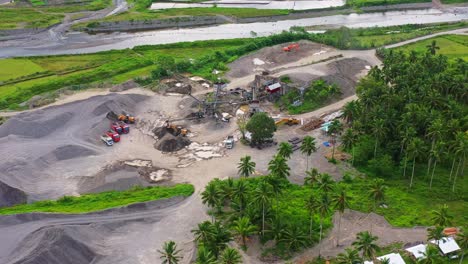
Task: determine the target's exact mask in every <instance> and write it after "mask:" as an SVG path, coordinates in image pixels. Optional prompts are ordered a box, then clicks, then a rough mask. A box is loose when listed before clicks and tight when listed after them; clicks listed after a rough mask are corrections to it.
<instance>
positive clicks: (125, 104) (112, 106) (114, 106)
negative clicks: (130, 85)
mask: <svg viewBox="0 0 468 264" xmlns="http://www.w3.org/2000/svg"><path fill="white" fill-rule="evenodd" d="M146 98H148V97H147V96H145V95H140V94H128V95H125V96H121V95H119V96H116V97H114V98H112V99H108V100H105V101H104V102H102V103H100V104H99V105H97V106H96V107H95V108H94V110H93V112H92V113H93V114H94V115H95V116H100V115H103V114H107V113H108V112H110V111H114V112H116V113H118V114H119V113H121V112H122V111H129V112H132V110H133V109H134V108H135V106H136V104H137V103H139V102H141V101H143V100H145V99H146Z"/></svg>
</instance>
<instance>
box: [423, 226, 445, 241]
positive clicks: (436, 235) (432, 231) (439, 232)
mask: <svg viewBox="0 0 468 264" xmlns="http://www.w3.org/2000/svg"><path fill="white" fill-rule="evenodd" d="M444 237H445V234H444V228H443V227H442V226H434V227H430V228H428V229H427V240H429V241H430V240H432V239H433V240H435V241H436V242H437V245H439V241H440V240H442V239H443V238H444Z"/></svg>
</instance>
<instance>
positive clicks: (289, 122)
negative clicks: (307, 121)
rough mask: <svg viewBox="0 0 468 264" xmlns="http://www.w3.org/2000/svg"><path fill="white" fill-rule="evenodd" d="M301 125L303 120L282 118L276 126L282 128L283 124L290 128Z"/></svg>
mask: <svg viewBox="0 0 468 264" xmlns="http://www.w3.org/2000/svg"><path fill="white" fill-rule="evenodd" d="M300 123H301V120H299V119H296V118H292V117H289V118H282V119H280V120H278V121H276V122H275V125H276V126H280V125H282V124H287V125H288V126H292V125H299V124H300Z"/></svg>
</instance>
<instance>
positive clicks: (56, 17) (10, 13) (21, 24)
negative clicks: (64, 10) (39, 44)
mask: <svg viewBox="0 0 468 264" xmlns="http://www.w3.org/2000/svg"><path fill="white" fill-rule="evenodd" d="M63 18H64V15H63V14H47V13H45V14H44V13H43V12H41V11H40V10H35V9H33V8H3V7H0V30H2V29H17V28H45V27H49V26H51V25H54V24H57V23H60V22H61V21H62V19H63Z"/></svg>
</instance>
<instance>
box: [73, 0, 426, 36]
mask: <svg viewBox="0 0 468 264" xmlns="http://www.w3.org/2000/svg"><path fill="white" fill-rule="evenodd" d="M431 7H432V3H413V4H395V5H386V6H369V7H362V8H361V9H360V10H359V12H360V14H365V13H375V12H388V11H403V10H418V9H429V8H431ZM252 11H253V12H252ZM354 13H356V10H355V9H353V8H348V7H339V8H326V9H315V10H301V11H295V10H257V9H246V8H218V7H212V8H187V9H174V10H164V11H161V12H140V13H123V14H121V15H117V16H111V17H106V18H103V19H99V20H93V21H90V22H87V23H79V24H76V25H74V26H73V28H74V29H76V30H82V31H86V32H89V33H111V32H135V31H145V30H161V29H172V28H184V27H188V28H193V27H199V26H213V25H221V24H230V23H232V24H245V23H258V22H278V21H284V20H297V19H304V18H314V17H324V16H333V15H350V14H354Z"/></svg>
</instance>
